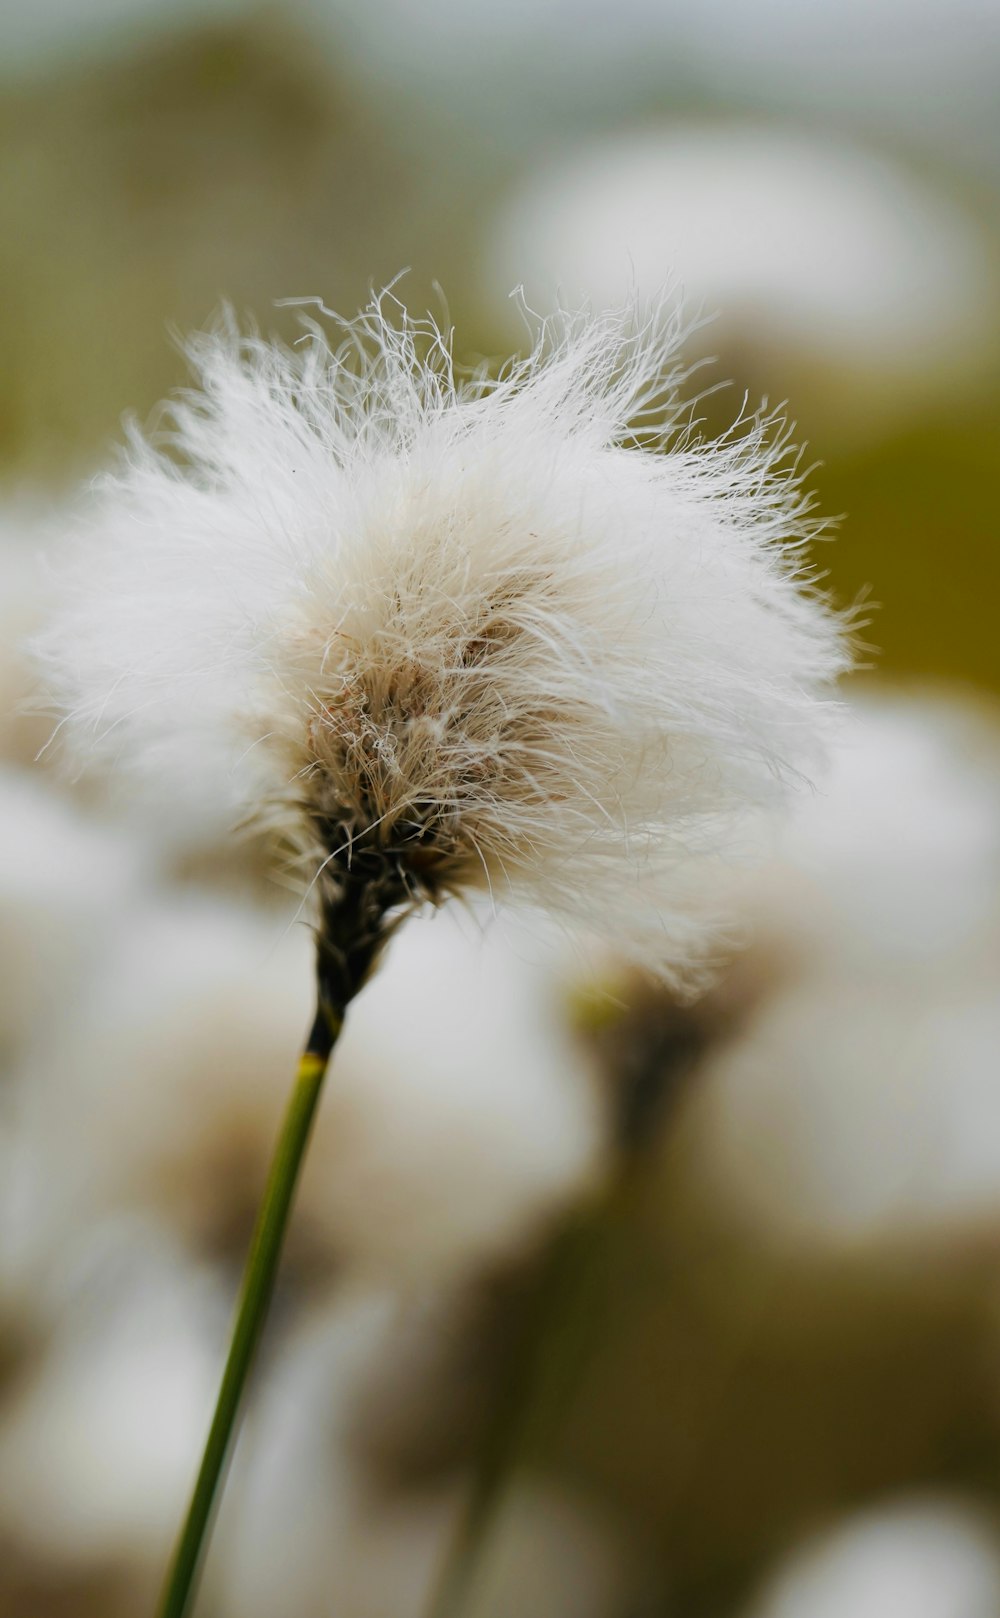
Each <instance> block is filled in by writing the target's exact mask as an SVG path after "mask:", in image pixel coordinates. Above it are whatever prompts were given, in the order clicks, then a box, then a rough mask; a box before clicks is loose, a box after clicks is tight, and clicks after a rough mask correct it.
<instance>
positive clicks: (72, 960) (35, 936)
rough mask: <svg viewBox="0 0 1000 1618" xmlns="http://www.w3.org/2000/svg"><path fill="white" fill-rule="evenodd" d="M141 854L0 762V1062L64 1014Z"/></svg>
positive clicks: (41, 783) (131, 842)
mask: <svg viewBox="0 0 1000 1618" xmlns="http://www.w3.org/2000/svg"><path fill="white" fill-rule="evenodd" d="M144 854H145V851H144V850H143V849H142V848H141V847H140V845H139V844H138V843H137V841H136V840H135V839H134V838H131V837H129V836H127V835H125V834H123V832H122V829H121V828H117V829H115V828H112V827H109V826H106V825H103V824H101V823H100V822H99V821H96V820H94V819H92V818H90V817H88V816H87V815H85V814H84V813H83V812H81V811H80V810H79V809H77V808H76V807H75V806H74V805H72V804H69V803H67V802H66V801H65V800H64V799H63V798H61V797H59V796H58V795H57V794H56V792H55V791H54V790H53V788H52V786H51V784H50V783H49V782H46V781H45V780H44V779H41V778H40V777H38V776H37V775H33V774H32V773H30V772H29V771H27V770H23V769H15V768H4V767H0V1059H6V1060H7V1061H10V1060H11V1058H12V1057H14V1056H16V1055H17V1054H18V1053H19V1052H20V1050H21V1048H22V1046H23V1045H24V1044H25V1042H26V1041H27V1040H28V1039H29V1038H30V1037H31V1036H32V1035H33V1033H34V1031H35V1028H36V1026H37V1025H38V1024H39V1023H41V1022H45V1023H47V1024H48V1026H49V1027H50V1028H51V1027H52V1026H53V1025H54V1024H58V1023H59V1022H60V1021H61V1019H62V1018H63V1017H65V1016H67V1015H68V1007H69V1006H70V1005H71V1003H72V997H73V995H74V992H75V990H76V988H77V987H78V986H79V985H80V983H81V982H82V981H83V980H84V979H85V978H86V976H87V973H88V972H89V969H90V967H91V965H92V963H93V960H94V955H95V950H98V949H99V948H100V945H101V942H102V940H103V939H104V938H105V937H106V936H107V934H108V931H109V930H110V929H113V928H114V926H115V924H116V922H117V920H118V917H119V915H120V914H121V911H122V909H123V908H124V907H125V905H126V903H127V901H128V898H129V896H130V895H131V893H132V891H133V888H134V886H135V884H136V882H137V879H138V876H139V873H140V871H141V869H142V867H143V862H144ZM43 1013H46V1015H44V1016H43Z"/></svg>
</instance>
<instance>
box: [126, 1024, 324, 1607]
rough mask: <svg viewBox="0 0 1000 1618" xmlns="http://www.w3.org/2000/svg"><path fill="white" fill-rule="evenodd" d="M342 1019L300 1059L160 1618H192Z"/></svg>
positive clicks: (319, 1032)
mask: <svg viewBox="0 0 1000 1618" xmlns="http://www.w3.org/2000/svg"><path fill="white" fill-rule="evenodd" d="M339 1032H340V1019H339V1018H338V1017H336V1016H334V1015H333V1014H332V1013H331V1012H330V1011H327V1012H325V1013H321V1014H320V1016H319V1017H318V1018H317V1021H316V1027H315V1028H314V1030H313V1035H312V1037H311V1038H310V1041H309V1044H308V1046H307V1048H306V1050H305V1051H304V1052H303V1053H302V1056H301V1057H300V1058H299V1066H298V1072H297V1074H296V1077H295V1086H294V1088H293V1090H292V1094H291V1097H290V1099H289V1102H288V1106H287V1109H286V1111H285V1117H284V1122H283V1124H282V1127H281V1134H280V1135H279V1137H278V1144H277V1147H276V1149H275V1153H274V1157H273V1159H272V1161H271V1168H270V1171H269V1173H268V1177H267V1186H266V1188H265V1191H264V1200H263V1202H262V1204H261V1208H260V1213H259V1214H258V1215H257V1225H256V1228H255V1230H254V1235H253V1241H252V1243H251V1247H250V1256H249V1258H248V1259H247V1264H246V1269H245V1271H244V1274H243V1287H242V1291H241V1293H240V1300H239V1304H238V1305H237V1309H236V1320H235V1324H234V1326H233V1335H232V1340H231V1342H230V1345H229V1355H228V1358H227V1360H226V1368H225V1371H224V1373H223V1377H222V1385H221V1387H220V1389H219V1397H218V1400H217V1402H216V1406H215V1415H214V1416H213V1418H212V1425H211V1428H210V1429H209V1434H208V1440H207V1442H206V1444H205V1452H204V1455H203V1456H202V1462H201V1467H200V1469H199V1472H198V1477H197V1481H196V1482H195V1486H194V1491H193V1493H192V1495H191V1503H190V1505H189V1507H188V1513H187V1518H186V1520H185V1522H184V1527H183V1528H182V1530H181V1533H180V1537H179V1539H178V1541H177V1546H176V1549H175V1551H174V1555H173V1560H172V1561H171V1564H170V1568H169V1571H168V1573H167V1578H166V1581H165V1583H164V1586H163V1594H162V1597H161V1600H160V1605H159V1608H158V1609H157V1611H158V1618H186V1615H187V1614H188V1613H189V1612H190V1611H191V1603H192V1601H193V1599H194V1594H195V1588H196V1582H197V1578H198V1571H199V1568H200V1565H201V1559H202V1554H203V1551H204V1548H205V1544H206V1542H207V1538H208V1534H209V1531H210V1528H211V1522H212V1514H213V1511H214V1507H215V1500H216V1495H217V1493H218V1488H219V1482H220V1479H221V1477H222V1474H223V1472H224V1470H225V1466H226V1461H227V1459H228V1456H229V1454H230V1451H231V1448H232V1443H233V1438H234V1435H235V1431H236V1424H237V1418H238V1416H239V1410H240V1403H241V1400H242V1396H243V1390H244V1388H245V1386H246V1381H247V1377H248V1375H249V1373H250V1368H251V1366H252V1364H253V1358H254V1352H255V1350H256V1348H257V1344H258V1342H259V1340H260V1334H261V1330H262V1328H263V1325H264V1320H265V1318H266V1315H267V1307H268V1304H269V1302H270V1299H271V1293H272V1291H273V1288H274V1278H275V1274H276V1272H277V1268H278V1261H279V1259H280V1257H281V1248H282V1243H283V1241H284V1237H285V1230H286V1228H287V1225H288V1216H289V1214H290V1212H291V1207H292V1201H293V1198H294V1196H295V1188H296V1184H297V1182H298V1177H299V1170H300V1169H301V1167H302V1159H303V1157H304V1155H305V1149H306V1146H307V1144H308V1141H309V1133H310V1130H311V1127H312V1121H313V1117H314V1115H315V1112H316V1104H317V1102H318V1101H319V1097H320V1091H321V1090H322V1088H323V1078H324V1075H325V1073H326V1069H327V1065H328V1063H329V1060H330V1052H331V1050H332V1049H333V1044H334V1041H335V1040H336V1037H337V1034H338V1033H339Z"/></svg>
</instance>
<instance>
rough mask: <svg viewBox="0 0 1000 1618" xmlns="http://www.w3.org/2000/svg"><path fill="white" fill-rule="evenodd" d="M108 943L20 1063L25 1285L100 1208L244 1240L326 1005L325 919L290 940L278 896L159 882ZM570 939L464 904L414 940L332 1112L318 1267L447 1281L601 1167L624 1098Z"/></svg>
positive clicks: (345, 1061) (96, 945) (362, 999)
mask: <svg viewBox="0 0 1000 1618" xmlns="http://www.w3.org/2000/svg"><path fill="white" fill-rule="evenodd" d="M90 955H91V959H90V973H89V979H88V982H87V984H86V986H85V987H84V988H83V990H82V991H81V992H80V993H79V995H78V996H77V998H76V1000H75V1001H74V1004H73V1009H72V1014H71V1015H70V1016H69V1017H67V1018H66V1019H65V1021H64V1022H63V1023H62V1024H61V1025H60V1026H58V1027H57V1028H52V1027H50V1028H48V1029H47V1030H46V1031H45V1032H44V1033H39V1035H38V1036H37V1037H36V1039H35V1041H34V1042H33V1043H32V1044H31V1045H30V1047H29V1049H28V1050H27V1052H26V1053H25V1055H24V1059H23V1061H22V1063H21V1065H20V1067H19V1068H18V1069H17V1070H16V1073H15V1077H17V1078H19V1079H20V1082H19V1083H18V1084H17V1086H16V1091H17V1096H18V1104H17V1106H16V1108H14V1109H13V1119H12V1121H13V1124H14V1126H15V1129H16V1149H17V1150H16V1160H15V1162H14V1163H13V1164H12V1167H11V1171H10V1173H9V1174H8V1175H7V1177H6V1183H5V1201H4V1208H3V1221H4V1228H5V1232H6V1242H5V1246H6V1249H7V1254H8V1264H9V1265H10V1266H12V1267H13V1270H14V1272H15V1274H12V1275H11V1276H10V1277H9V1278H8V1281H7V1285H8V1289H10V1288H12V1287H13V1286H14V1284H15V1280H16V1277H17V1276H23V1277H24V1283H23V1284H24V1286H26V1287H27V1288H28V1289H29V1290H30V1292H31V1293H32V1295H33V1297H34V1299H35V1302H36V1304H37V1303H39V1302H40V1300H41V1297H42V1294H43V1293H44V1291H45V1290H46V1288H47V1287H50V1285H51V1283H50V1281H49V1280H48V1279H47V1278H48V1276H49V1274H50V1272H51V1271H52V1270H53V1268H54V1269H55V1271H56V1272H57V1273H58V1272H59V1271H60V1270H61V1268H62V1266H63V1265H64V1264H65V1262H66V1254H67V1251H68V1250H71V1249H72V1247H73V1244H74V1242H75V1240H76V1232H77V1230H78V1229H79V1228H80V1227H81V1226H84V1227H85V1226H86V1224H87V1222H88V1221H94V1220H97V1219H101V1218H108V1217H112V1216H122V1215H126V1214H129V1213H133V1212H136V1211H145V1212H146V1213H147V1214H151V1215H154V1216H156V1217H157V1218H159V1219H161V1220H163V1221H164V1222H165V1223H166V1224H168V1225H169V1227H170V1228H171V1229H172V1230H174V1231H175V1233H177V1234H178V1235H179V1236H182V1237H183V1238H184V1239H185V1240H186V1242H187V1244H188V1246H189V1249H190V1250H191V1252H192V1253H193V1254H195V1255H197V1256H198V1257H199V1258H202V1259H208V1258H211V1259H215V1260H217V1259H220V1258H222V1259H227V1260H228V1262H233V1261H234V1259H235V1257H236V1256H237V1255H241V1254H242V1250H243V1246H244V1244H245V1242H246V1241H247V1240H248V1239H249V1233H250V1226H251V1221H252V1215H253V1210H254V1207H255V1205H256V1200H257V1197H258V1194H259V1190H260V1186H261V1185H262V1184H263V1181H264V1176H265V1172H266V1166H267V1162H268V1158H269V1155H270V1152H271V1148H272V1142H273V1137H274V1132H275V1128H276V1125H277V1121H278V1117H279V1114H280V1106H281V1099H282V1092H281V1085H280V1083H276V1082H275V1081H276V1076H277V1075H280V1074H281V1073H282V1072H283V1071H284V1067H285V1066H286V1065H287V1053H288V1051H289V1050H290V1049H293V1048H294V1045H295V1042H296V1041H297V1039H298V1038H299V1036H300V1034H301V1029H302V1026H303V1025H304V1024H305V1022H306V1018H307V1013H308V1000H309V992H308V979H309V971H308V965H309V955H310V940H309V938H308V935H307V933H306V930H305V929H304V928H301V927H295V928H293V929H291V931H290V932H288V933H287V934H286V936H285V937H284V938H283V939H281V940H280V941H278V940H276V936H275V919H274V917H273V916H272V915H268V914H266V913H264V914H262V913H260V912H258V911H256V910H254V909H253V908H251V907H249V906H246V905H241V904H237V903H234V902H232V901H229V900H221V899H213V898H208V897H206V896H203V895H198V896H194V895H191V894H187V895H185V894H166V895H163V894H155V893H154V894H141V895H139V897H138V898H137V899H134V900H133V902H132V904H131V906H129V907H126V908H125V909H124V910H123V911H122V912H121V913H119V914H118V915H117V916H116V917H115V920H114V925H113V926H112V927H111V929H110V932H109V933H106V934H105V936H104V937H103V938H100V939H92V947H91V952H90ZM565 956H566V952H565V950H564V949H562V950H561V949H560V948H558V947H557V946H556V944H555V943H554V942H553V943H549V944H546V943H544V942H543V941H541V940H540V939H539V934H538V928H537V927H534V928H533V929H532V933H531V937H530V939H529V938H528V937H527V936H526V935H525V934H524V933H523V931H522V930H519V929H517V928H515V926H514V924H513V922H512V921H510V920H509V919H507V920H505V921H504V922H503V923H501V922H499V921H497V922H494V923H487V924H485V925H483V926H482V927H480V928H477V926H476V925H475V923H474V921H473V920H471V919H470V918H469V917H468V916H466V915H464V913H462V912H456V907H453V906H446V907H444V908H443V909H442V910H441V911H439V912H436V913H434V914H433V915H432V916H430V917H427V918H423V917H418V918H416V919H415V920H414V921H413V922H412V923H411V924H410V926H409V927H408V928H405V929H403V931H402V932H401V933H400V934H399V935H398V936H397V937H395V938H394V939H393V940H392V942H391V944H390V946H389V949H388V951H387V955H386V959H385V962H384V964H383V966H382V968H381V970H380V971H379V972H378V973H377V974H376V975H375V977H374V978H373V979H372V981H371V982H370V983H369V984H368V985H367V986H366V988H365V990H364V991H363V992H362V994H360V995H359V996H358V999H357V1001H356V1002H355V1005H354V1007H353V1010H352V1015H351V1017H350V1019H349V1021H348V1024H347V1026H346V1028H345V1030H344V1033H343V1035H342V1039H341V1045H340V1048H339V1050H338V1060H337V1079H336V1083H335V1084H334V1085H332V1086H331V1088H330V1090H329V1092H328V1094H327V1096H326V1099H325V1102H324V1106H323V1108H322V1111H321V1113H320V1116H319V1117H318V1119H317V1122H316V1127H315V1131H314V1137H313V1141H312V1146H311V1150H310V1155H309V1161H308V1163H307V1164H306V1167H305V1170H304V1173H303V1182H302V1187H301V1192H300V1196H299V1202H298V1209H299V1212H298V1218H297V1220H296V1227H295V1230H294V1231H293V1233H292V1237H291V1249H290V1253H289V1258H290V1260H291V1270H292V1271H293V1272H294V1271H295V1268H296V1258H297V1254H298V1249H297V1247H296V1242H297V1240H298V1238H299V1236H301V1242H302V1254H303V1256H304V1257H307V1258H308V1259H309V1261H310V1264H311V1269H310V1274H309V1277H308V1279H310V1280H311V1281H312V1282H314V1283H316V1284H319V1283H320V1282H321V1280H322V1278H323V1276H324V1275H325V1276H327V1277H329V1276H330V1275H331V1274H332V1272H333V1270H334V1268H335V1267H341V1266H344V1265H346V1266H348V1267H349V1268H351V1269H356V1270H364V1271H367V1272H369V1273H377V1274H379V1275H381V1276H383V1277H384V1278H387V1279H390V1280H395V1281H401V1280H402V1281H405V1282H406V1283H407V1284H411V1285H412V1284H413V1283H414V1282H415V1281H416V1280H417V1279H419V1280H421V1281H422V1282H423V1283H425V1284H426V1283H428V1282H431V1281H440V1280H442V1279H444V1278H446V1277H448V1276H451V1275H454V1274H456V1273H463V1272H467V1271H469V1270H470V1269H472V1268H473V1267H474V1266H475V1265H477V1264H483V1263H486V1262H488V1261H490V1260H491V1259H493V1258H494V1257H495V1256H496V1255H498V1254H504V1253H507V1252H509V1251H510V1250H511V1249H512V1248H515V1247H516V1246H517V1245H518V1244H519V1243H521V1242H523V1241H524V1240H526V1239H527V1238H529V1237H530V1236H531V1235H532V1234H533V1233H534V1232H535V1231H536V1230H537V1229H538V1228H539V1227H540V1225H541V1223H542V1222H543V1221H544V1220H545V1219H546V1217H548V1216H551V1215H552V1213H553V1212H555V1211H556V1210H558V1208H559V1207H561V1206H562V1205H563V1203H564V1202H565V1200H566V1199H567V1198H568V1197H570V1196H571V1195H573V1193H574V1192H575V1191H576V1190H577V1189H578V1188H579V1186H580V1185H581V1183H583V1182H585V1180H586V1178H587V1177H588V1175H590V1174H591V1173H592V1172H593V1171H594V1170H595V1168H596V1165H597V1162H598V1159H599V1154H600V1151H601V1141H602V1137H603V1118H602V1112H601V1107H600V1105H599V1099H598V1095H597V1093H596V1089H595V1086H594V1085H593V1084H590V1083H588V1070H587V1067H586V1063H585V1058H584V1054H583V1052H582V1051H580V1050H579V1049H578V1048H577V1046H576V1045H575V1043H574V1042H573V1041H572V1039H571V1036H570V1033H569V1031H568V1028H567V1026H566V1019H565V1017H564V1016H563V1014H562V1013H563V1007H564V1003H565V997H566V995H567V994H568V989H567V988H566V984H567V982H568V979H569V974H570V971H571V967H572V962H571V961H570V962H567V961H566V959H565ZM574 959H575V957H574ZM57 981H60V982H61V981H62V980H61V979H60V980H57ZM139 1075H141V1082H137V1076H139ZM43 1080H44V1082H43Z"/></svg>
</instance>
